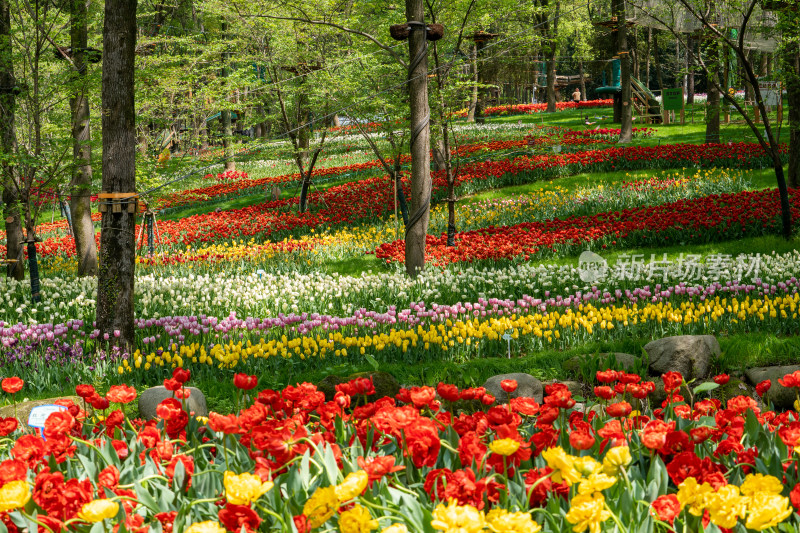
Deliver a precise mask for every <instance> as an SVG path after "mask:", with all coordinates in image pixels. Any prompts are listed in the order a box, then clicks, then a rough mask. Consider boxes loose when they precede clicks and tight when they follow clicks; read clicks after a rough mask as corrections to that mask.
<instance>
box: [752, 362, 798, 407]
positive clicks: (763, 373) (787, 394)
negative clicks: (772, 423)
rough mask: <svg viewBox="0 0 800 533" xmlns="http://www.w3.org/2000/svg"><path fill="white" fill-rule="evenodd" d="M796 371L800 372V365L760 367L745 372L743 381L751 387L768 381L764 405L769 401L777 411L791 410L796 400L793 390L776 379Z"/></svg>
mask: <svg viewBox="0 0 800 533" xmlns="http://www.w3.org/2000/svg"><path fill="white" fill-rule="evenodd" d="M797 370H800V365H788V366H762V367H758V368H751V369H749V370H746V371H745V373H744V375H745V379H747V381H748V382H749V383H750V384H752V385H753V386H755V385H758V384H759V383H761V382H762V381H764V380H765V379H768V380H770V381H771V382H772V386H771V387H770V389H769V392H767V394H766V395H765V397H764V398H763V399H764V401H765V403H766V402H768V401H769V402H772V404H773V405H774V406H775V407H777V408H779V409H792V408H793V407H794V401H795V400H796V399H797V395H796V392H795V388H794V387H784V386H783V385H781V384H780V383H778V379H781V378H783V376H785V375H787V374H791V373H792V372H795V371H797Z"/></svg>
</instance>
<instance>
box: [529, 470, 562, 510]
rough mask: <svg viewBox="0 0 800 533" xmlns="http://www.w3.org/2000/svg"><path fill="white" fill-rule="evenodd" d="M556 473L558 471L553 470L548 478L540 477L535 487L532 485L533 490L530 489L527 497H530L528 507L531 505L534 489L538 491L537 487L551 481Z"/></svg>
mask: <svg viewBox="0 0 800 533" xmlns="http://www.w3.org/2000/svg"><path fill="white" fill-rule="evenodd" d="M555 473H556V471H555V470H553V471H552V472H550V473H549V474H547V475H546V476H542V477H540V478H539V479H537V480H536V481H535V482H534V483H533V485H531V488H529V489H528V494H527V496H528V505H530V501H531V496H533V491H534V489H536V487H538V486H539V484H540V483H544V481H545V480H546V479H550V478H551V477H552V476H553V474H555Z"/></svg>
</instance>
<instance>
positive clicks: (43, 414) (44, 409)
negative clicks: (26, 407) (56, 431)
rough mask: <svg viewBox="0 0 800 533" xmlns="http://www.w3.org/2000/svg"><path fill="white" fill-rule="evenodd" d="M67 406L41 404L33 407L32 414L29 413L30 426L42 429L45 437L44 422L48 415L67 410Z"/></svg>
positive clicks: (41, 431)
mask: <svg viewBox="0 0 800 533" xmlns="http://www.w3.org/2000/svg"><path fill="white" fill-rule="evenodd" d="M66 409H67V408H66V407H64V406H63V405H55V404H48V405H39V406H37V407H34V408H33V409H31V414H30V415H28V426H30V427H32V428H36V429H38V430H40V433H41V434H42V438H44V423H45V421H46V420H47V417H48V416H50V415H52V414H53V413H57V412H58V411H65V410H66Z"/></svg>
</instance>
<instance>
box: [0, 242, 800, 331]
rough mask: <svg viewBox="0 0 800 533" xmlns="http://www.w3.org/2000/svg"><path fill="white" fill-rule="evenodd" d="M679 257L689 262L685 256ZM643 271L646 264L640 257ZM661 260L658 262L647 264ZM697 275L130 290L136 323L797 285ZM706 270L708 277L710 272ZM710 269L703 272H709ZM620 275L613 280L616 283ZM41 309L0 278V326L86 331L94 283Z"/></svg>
mask: <svg viewBox="0 0 800 533" xmlns="http://www.w3.org/2000/svg"><path fill="white" fill-rule="evenodd" d="M687 258H689V256H687ZM641 259H643V260H644V262H645V263H647V262H648V261H649V259H650V258H641ZM655 259H656V260H659V259H661V258H660V257H658V258H655ZM691 259H692V261H693V262H700V263H702V264H704V265H706V267H707V268H701V269H687V268H686V265H685V263H684V264H683V265H682V264H681V263H679V262H678V261H677V258H674V260H673V263H672V264H671V265H668V266H666V267H663V265H662V268H659V270H658V271H657V272H655V273H654V272H652V271H650V270H648V269H647V268H641V269H638V270H637V269H631V268H627V269H622V270H620V269H614V268H612V267H611V265H609V266H610V268H609V271H608V272H609V275H608V276H606V278H605V279H603V280H602V281H595V282H593V283H587V282H586V281H583V280H582V279H581V274H582V272H583V273H584V279H586V275H585V269H580V268H579V264H578V260H577V259H574V263H572V264H565V265H557V264H547V265H545V264H531V263H521V264H516V265H513V264H512V265H508V264H506V265H504V266H503V267H502V268H497V269H494V268H486V267H482V268H476V267H471V266H463V265H455V266H451V267H448V268H446V269H444V270H438V269H430V270H428V271H426V272H424V273H423V274H422V275H420V276H419V277H418V278H417V279H416V280H412V279H410V278H408V277H407V276H406V275H405V273H404V272H402V271H400V270H399V269H398V270H395V271H392V272H380V273H367V274H365V275H363V276H342V275H338V274H326V273H305V274H301V273H277V272H264V271H259V272H252V273H249V274H233V273H231V274H225V273H222V274H213V275H192V274H189V275H185V276H172V277H161V276H160V275H159V274H146V275H138V276H137V278H136V284H135V308H136V315H137V316H138V317H140V318H158V317H162V316H175V315H208V316H216V317H224V316H228V315H229V314H230V313H232V312H234V313H236V314H238V315H239V316H256V317H262V318H265V317H275V316H279V315H280V314H281V313H303V312H307V313H325V314H335V315H339V316H342V315H350V314H352V313H353V312H354V311H355V310H357V309H361V308H363V309H368V310H375V311H385V310H386V309H389V308H392V307H394V308H398V309H403V308H406V307H408V306H409V305H410V304H411V303H415V302H420V301H424V302H427V303H428V304H433V303H436V304H441V305H445V304H455V303H457V302H468V301H475V300H477V299H478V298H498V299H517V298H521V297H522V296H524V295H529V296H533V297H540V298H541V297H549V296H550V294H553V295H557V294H569V293H572V292H574V291H587V290H590V289H591V288H592V286H596V287H598V288H599V289H601V290H608V291H610V292H613V291H614V290H616V289H621V290H624V289H626V288H636V287H643V286H648V285H649V286H651V287H655V286H656V285H657V284H661V285H662V286H664V285H665V284H667V283H669V284H677V283H680V282H685V283H687V284H702V285H706V284H708V283H711V282H715V281H717V282H720V283H723V284H724V283H726V282H728V281H730V282H734V281H744V282H752V281H755V280H756V279H760V280H761V281H762V282H764V283H767V284H769V285H774V284H777V283H780V282H783V281H785V280H789V279H790V278H793V277H800V252H798V251H793V252H790V253H785V254H776V253H773V254H769V255H763V256H758V260H757V263H758V268H757V269H750V271H747V269H740V268H738V267H737V266H736V265H737V264H738V265H742V264H747V265H752V264H754V263H755V262H756V257H755V256H754V255H752V254H750V255H745V254H743V255H740V256H736V257H728V261H720V260H719V259H720V256H718V255H708V256H705V257H699V256H698V257H691ZM712 266H713V269H712ZM712 270H713V271H712ZM615 273H616V274H620V273H624V274H625V275H623V276H621V277H623V278H624V279H619V278H620V276H619V275H616V276H615V275H613V274H615ZM41 292H42V295H43V299H42V302H40V303H38V304H36V305H32V304H31V303H30V288H29V286H28V282H27V281H23V282H17V281H14V280H9V279H5V278H2V279H0V320H2V321H5V322H6V323H19V322H25V323H42V322H50V323H59V322H66V321H68V320H71V319H81V320H84V321H86V322H87V323H91V322H92V320H93V317H94V312H95V297H96V296H95V295H96V292H97V284H96V280H95V279H92V278H73V277H63V278H61V277H53V278H44V279H42V280H41Z"/></svg>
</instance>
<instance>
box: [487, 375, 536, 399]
mask: <svg viewBox="0 0 800 533" xmlns="http://www.w3.org/2000/svg"><path fill="white" fill-rule="evenodd" d="M506 379H513V380H515V381H516V382H517V389H516V390H515V391H514V392H512V393H511V394H510V395H509V394H508V393H506V391H504V390H503V388H502V387H501V386H500V382H501V381H503V380H506ZM483 387H484V388H485V389H486V392H488V393H489V394H491V395H492V396H494V397H495V398H496V399H497V403H506V402H507V401H508V399H509V397H510V398H533V399H534V400H536V401H537V402H538V403H542V398H543V397H544V386H543V385H542V382H541V381H539V380H538V379H536V378H535V377H533V376H531V375H530V374H525V373H522V372H516V373H512V374H500V375H497V376H492V377H490V378H489V379H487V380H486V383H484V384H483Z"/></svg>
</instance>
